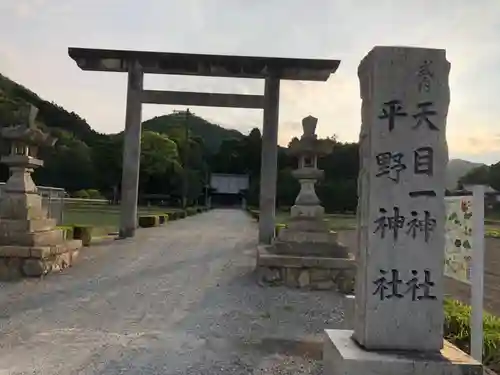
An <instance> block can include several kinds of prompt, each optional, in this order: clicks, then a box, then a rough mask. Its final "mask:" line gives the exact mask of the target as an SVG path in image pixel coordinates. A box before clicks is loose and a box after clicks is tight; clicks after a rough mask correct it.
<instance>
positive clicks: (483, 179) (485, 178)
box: [458, 165, 491, 187]
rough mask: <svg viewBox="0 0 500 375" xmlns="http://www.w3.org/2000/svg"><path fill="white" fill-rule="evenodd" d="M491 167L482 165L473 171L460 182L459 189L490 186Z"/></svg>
mask: <svg viewBox="0 0 500 375" xmlns="http://www.w3.org/2000/svg"><path fill="white" fill-rule="evenodd" d="M490 177H491V175H490V167H488V166H486V165H481V166H479V167H477V168H474V169H471V170H470V171H469V172H467V173H466V174H465V176H463V177H461V178H460V179H459V180H458V185H459V187H462V186H463V185H469V184H470V185H489V184H490V183H491V180H490Z"/></svg>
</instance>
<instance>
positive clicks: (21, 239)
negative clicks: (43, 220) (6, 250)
mask: <svg viewBox="0 0 500 375" xmlns="http://www.w3.org/2000/svg"><path fill="white" fill-rule="evenodd" d="M63 241H64V233H63V231H62V230H61V229H51V230H47V231H43V232H26V233H22V232H11V233H5V232H0V245H13V244H16V245H21V246H51V245H52V246H54V245H57V244H60V243H62V242H63Z"/></svg>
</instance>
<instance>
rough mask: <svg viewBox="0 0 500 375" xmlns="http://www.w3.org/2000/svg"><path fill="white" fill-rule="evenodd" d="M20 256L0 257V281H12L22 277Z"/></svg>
mask: <svg viewBox="0 0 500 375" xmlns="http://www.w3.org/2000/svg"><path fill="white" fill-rule="evenodd" d="M21 265H22V261H21V258H0V281H14V280H18V279H20V278H22V276H23V274H22V271H21Z"/></svg>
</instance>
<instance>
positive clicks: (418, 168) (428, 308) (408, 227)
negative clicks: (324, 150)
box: [354, 47, 450, 351]
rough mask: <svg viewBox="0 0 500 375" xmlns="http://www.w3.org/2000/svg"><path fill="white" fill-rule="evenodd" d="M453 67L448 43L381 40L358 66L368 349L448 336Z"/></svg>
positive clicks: (362, 297) (422, 344) (360, 324)
mask: <svg viewBox="0 0 500 375" xmlns="http://www.w3.org/2000/svg"><path fill="white" fill-rule="evenodd" d="M449 71H450V64H449V62H448V61H447V60H446V55H445V51H444V50H436V49H423V48H406V47H375V48H374V49H373V50H372V51H371V52H370V53H369V54H368V55H367V56H366V57H365V59H364V60H363V61H362V62H361V64H360V67H359V71H358V74H359V79H360V86H361V98H362V100H363V102H362V110H361V112H362V129H361V133H360V160H361V168H360V176H359V179H360V185H359V189H360V193H361V195H360V196H361V199H360V207H359V220H360V228H361V229H360V245H359V257H358V258H357V260H358V273H357V278H356V280H357V285H356V287H357V290H356V317H355V326H354V330H355V337H356V339H357V340H358V342H359V343H361V344H362V345H363V346H365V347H366V348H368V349H407V350H422V351H438V350H439V349H440V348H441V347H442V345H443V341H442V337H443V336H442V332H443V306H442V300H443V261H444V260H443V247H444V229H443V228H444V222H443V218H444V217H445V208H444V190H445V170H446V165H447V161H448V149H447V145H446V116H447V112H448V104H449V100H450V94H449V87H448V74H449ZM394 101H398V102H394ZM391 103H392V104H391ZM392 120H393V121H392ZM428 148H432V150H433V151H432V152H433V156H432V155H431V154H430V153H429V149H428ZM431 156H432V158H430V157H431ZM429 159H431V163H430V164H431V167H429V168H428V165H427V161H428V160H429ZM419 192H432V193H433V194H434V196H429V195H418V194H419ZM414 194H416V196H415V195H414ZM427 214H428V215H429V216H426V215H427ZM427 235H428V236H427ZM427 278H428V279H427ZM392 281H394V282H392ZM427 281H428V282H429V283H427ZM412 285H415V287H412ZM413 291H415V294H413ZM429 296H434V297H435V299H430V298H427V297H429Z"/></svg>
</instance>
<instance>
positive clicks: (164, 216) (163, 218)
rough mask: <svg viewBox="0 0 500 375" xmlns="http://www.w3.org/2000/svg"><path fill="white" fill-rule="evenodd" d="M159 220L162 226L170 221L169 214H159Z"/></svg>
mask: <svg viewBox="0 0 500 375" xmlns="http://www.w3.org/2000/svg"><path fill="white" fill-rule="evenodd" d="M158 220H159V224H160V225H163V224H165V223H166V222H167V221H168V214H159V215H158Z"/></svg>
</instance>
